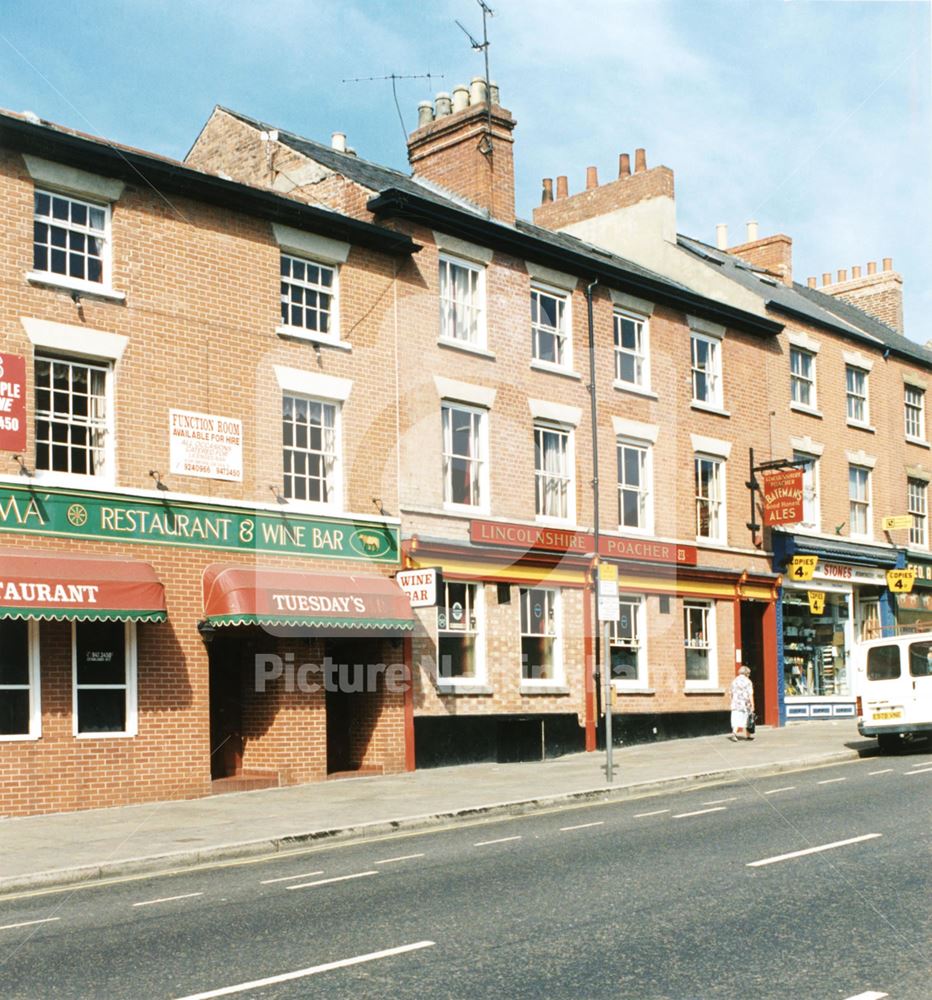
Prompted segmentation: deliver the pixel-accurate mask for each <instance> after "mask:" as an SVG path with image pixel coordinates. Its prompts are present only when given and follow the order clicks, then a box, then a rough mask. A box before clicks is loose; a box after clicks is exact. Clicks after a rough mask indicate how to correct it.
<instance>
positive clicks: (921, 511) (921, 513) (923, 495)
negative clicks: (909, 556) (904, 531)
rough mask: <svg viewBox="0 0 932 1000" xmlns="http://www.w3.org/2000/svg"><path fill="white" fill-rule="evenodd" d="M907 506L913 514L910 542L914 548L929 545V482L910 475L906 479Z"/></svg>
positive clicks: (922, 547)
mask: <svg viewBox="0 0 932 1000" xmlns="http://www.w3.org/2000/svg"><path fill="white" fill-rule="evenodd" d="M906 508H907V511H908V512H909V513H910V514H911V515H912V518H913V523H912V525H911V526H910V529H909V544H910V547H912V548H919V549H927V548H928V547H929V484H928V483H927V482H926V481H925V480H924V479H915V478H913V477H912V476H910V477H909V478H908V479H907V480H906Z"/></svg>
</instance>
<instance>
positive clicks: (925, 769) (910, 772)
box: [903, 767, 932, 775]
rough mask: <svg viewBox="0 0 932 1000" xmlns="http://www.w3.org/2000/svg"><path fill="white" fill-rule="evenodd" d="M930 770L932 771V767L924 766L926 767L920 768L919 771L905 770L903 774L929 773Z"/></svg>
mask: <svg viewBox="0 0 932 1000" xmlns="http://www.w3.org/2000/svg"><path fill="white" fill-rule="evenodd" d="M930 771H932V767H924V768H922V769H921V770H918V771H904V772H903V774H907V775H909V774H928V773H929V772H930Z"/></svg>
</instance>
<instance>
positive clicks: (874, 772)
mask: <svg viewBox="0 0 932 1000" xmlns="http://www.w3.org/2000/svg"><path fill="white" fill-rule="evenodd" d="M892 771H893V768H892V767H885V768H884V769H883V770H882V771H868V772H867V773H868V774H890V773H891V772H892Z"/></svg>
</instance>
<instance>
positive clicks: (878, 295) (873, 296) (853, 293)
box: [822, 257, 903, 333]
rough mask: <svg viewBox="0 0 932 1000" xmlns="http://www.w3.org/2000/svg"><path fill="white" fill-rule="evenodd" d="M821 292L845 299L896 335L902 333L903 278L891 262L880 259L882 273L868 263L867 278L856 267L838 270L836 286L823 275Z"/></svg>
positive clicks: (859, 268)
mask: <svg viewBox="0 0 932 1000" xmlns="http://www.w3.org/2000/svg"><path fill="white" fill-rule="evenodd" d="M822 291H823V292H825V294H826V295H834V296H835V297H836V298H839V299H844V300H845V301H846V302H850V303H851V304H852V305H853V306H857V307H858V309H861V310H863V311H864V312H866V313H867V314H868V315H869V316H873V317H874V319H879V320H880V322H881V323H886V324H887V326H889V327H892V328H893V329H894V330H896V331H897V332H898V333H903V278H902V277H901V276H900V275H899V274H897V273H896V271H894V270H893V258H892V257H884V258H883V270H882V271H879V272H878V270H877V262H876V261H874V260H871V261H868V263H867V274H862V273H861V266H860V265H859V264H855V265H854V266H853V267H852V268H851V278H850V279H849V278H848V272H847V270H845V269H844V268H840V269H839V270H838V272H837V278H836V280H835V282H832V276H831V274H829V273H826V274H823V275H822Z"/></svg>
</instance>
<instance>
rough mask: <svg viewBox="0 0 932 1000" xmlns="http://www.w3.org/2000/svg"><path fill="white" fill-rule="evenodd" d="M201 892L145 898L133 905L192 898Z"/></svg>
mask: <svg viewBox="0 0 932 1000" xmlns="http://www.w3.org/2000/svg"><path fill="white" fill-rule="evenodd" d="M203 895H204V893H202V892H186V893H183V894H182V895H181V896H163V897H162V898H161V899H147V900H145V902H142V903H133V906H155V904H156V903H172V902H174V901H175V900H176V899H193V898H194V897H195V896H203Z"/></svg>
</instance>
